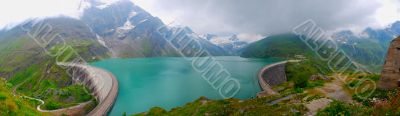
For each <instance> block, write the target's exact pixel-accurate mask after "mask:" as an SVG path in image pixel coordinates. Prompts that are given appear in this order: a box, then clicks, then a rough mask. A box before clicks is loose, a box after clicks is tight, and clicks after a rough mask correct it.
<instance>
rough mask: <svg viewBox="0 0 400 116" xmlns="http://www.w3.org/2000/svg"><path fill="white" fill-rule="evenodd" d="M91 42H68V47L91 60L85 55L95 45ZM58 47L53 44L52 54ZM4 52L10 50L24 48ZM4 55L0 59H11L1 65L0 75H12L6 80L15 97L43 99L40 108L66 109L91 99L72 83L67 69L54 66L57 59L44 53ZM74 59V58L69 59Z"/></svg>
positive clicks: (81, 87) (84, 89) (81, 88)
mask: <svg viewBox="0 0 400 116" xmlns="http://www.w3.org/2000/svg"><path fill="white" fill-rule="evenodd" d="M24 42H25V43H24ZM26 42H28V41H26V40H24V41H22V42H20V43H19V44H21V45H26V44H28V43H26ZM74 43H79V44H74ZM93 43H94V42H91V41H86V40H85V41H80V42H78V41H74V42H67V45H69V44H72V45H74V46H72V47H74V51H76V52H78V53H82V54H83V56H84V57H86V59H91V57H90V58H89V56H90V55H87V54H90V52H89V48H90V47H92V46H96V45H94V44H93ZM13 45H14V44H13ZM17 47H18V46H17ZM60 48H61V45H55V46H54V47H53V49H52V50H53V51H51V52H55V51H57V50H60ZM7 49H8V50H10V51H12V50H19V49H26V48H7ZM31 50H35V49H31ZM71 51H72V50H71ZM67 52H70V51H67ZM67 52H66V53H67ZM38 53H39V52H38ZM4 54H7V55H5V56H0V59H12V60H8V62H7V64H3V65H2V66H1V68H0V73H5V74H7V73H11V74H12V75H11V77H8V78H9V82H10V85H11V86H12V87H17V89H16V90H17V91H16V92H17V93H18V94H21V95H26V96H30V97H34V98H39V99H42V100H44V101H45V104H44V107H43V109H50V110H51V109H59V108H65V107H70V106H74V105H76V104H78V103H81V102H86V101H90V100H92V99H93V97H92V96H91V95H90V94H89V93H88V92H87V89H86V88H85V87H84V86H82V85H73V84H72V80H71V78H70V77H69V75H68V74H67V72H66V70H65V69H63V68H62V67H59V66H58V65H56V64H55V62H56V60H57V58H56V57H51V56H48V54H46V53H44V52H41V53H39V54H36V55H32V54H13V53H11V54H9V53H4ZM61 57H63V58H65V57H66V56H63V55H62V56H61ZM75 57H76V55H75V56H73V57H71V58H75ZM8 67H11V68H8ZM13 72H15V73H13Z"/></svg>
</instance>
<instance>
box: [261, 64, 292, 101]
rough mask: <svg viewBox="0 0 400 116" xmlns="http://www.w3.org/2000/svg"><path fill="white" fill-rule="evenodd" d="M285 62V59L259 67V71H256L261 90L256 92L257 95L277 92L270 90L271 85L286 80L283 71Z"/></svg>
mask: <svg viewBox="0 0 400 116" xmlns="http://www.w3.org/2000/svg"><path fill="white" fill-rule="evenodd" d="M286 63H287V61H283V62H278V63H274V64H271V65H267V66H266V67H264V68H263V69H261V71H260V72H259V73H258V83H259V84H260V87H261V90H263V91H262V92H260V93H257V97H262V96H266V95H274V94H278V93H277V92H276V91H274V90H272V88H271V86H275V85H279V84H282V83H284V82H287V78H286V73H285V65H286Z"/></svg>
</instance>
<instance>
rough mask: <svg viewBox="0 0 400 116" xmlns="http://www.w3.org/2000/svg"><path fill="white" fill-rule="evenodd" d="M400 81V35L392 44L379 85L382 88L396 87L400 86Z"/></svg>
mask: <svg viewBox="0 0 400 116" xmlns="http://www.w3.org/2000/svg"><path fill="white" fill-rule="evenodd" d="M398 81H400V36H399V37H397V38H396V39H394V40H393V41H392V42H391V44H390V47H389V51H388V54H387V56H386V60H385V64H384V66H383V70H382V75H381V79H380V81H379V87H380V88H382V89H395V88H397V87H398Z"/></svg>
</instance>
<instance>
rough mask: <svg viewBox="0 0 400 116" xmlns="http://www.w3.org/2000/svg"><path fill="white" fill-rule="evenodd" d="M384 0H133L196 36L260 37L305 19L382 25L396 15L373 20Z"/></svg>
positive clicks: (332, 25)
mask: <svg viewBox="0 0 400 116" xmlns="http://www.w3.org/2000/svg"><path fill="white" fill-rule="evenodd" d="M384 1H386V2H382V1H381V0H369V1H365V0H334V1H327V0H133V2H134V3H136V4H138V5H139V6H141V7H143V8H144V9H146V10H148V11H149V12H150V13H152V14H153V15H155V16H158V17H160V18H161V19H163V20H164V21H167V22H169V21H173V20H174V21H176V22H179V23H181V24H182V25H188V26H189V27H191V28H192V29H193V30H194V31H196V32H199V33H214V34H232V33H236V34H238V33H258V34H264V35H266V34H272V33H276V32H284V31H289V30H291V28H292V27H295V26H296V25H298V24H300V23H302V22H303V21H305V20H307V19H313V20H314V21H316V23H317V24H318V25H319V26H320V27H322V28H323V29H325V30H336V29H340V28H350V27H351V28H356V27H357V28H358V27H359V28H363V27H367V26H373V25H375V26H376V25H382V24H381V23H382V22H384V23H387V22H389V21H392V20H394V19H393V16H392V15H396V14H389V15H391V16H389V17H392V18H391V19H388V20H384V19H383V18H379V17H377V15H376V13H377V11H378V10H380V9H382V8H386V7H387V6H389V4H391V3H394V2H395V1H394V0H391V1H390V0H384ZM397 1H398V0H397ZM389 7H391V6H389ZM392 7H393V5H392ZM395 7H397V8H399V5H397V6H395ZM389 10H391V11H392V10H393V9H389ZM383 11H385V10H383ZM386 11H388V10H386ZM391 13H393V12H391ZM378 16H379V15H378Z"/></svg>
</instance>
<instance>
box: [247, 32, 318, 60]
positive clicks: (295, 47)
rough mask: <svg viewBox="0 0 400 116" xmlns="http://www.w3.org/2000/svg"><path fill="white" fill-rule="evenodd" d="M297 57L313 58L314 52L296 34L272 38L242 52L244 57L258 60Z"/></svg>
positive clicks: (252, 45) (252, 44)
mask: <svg viewBox="0 0 400 116" xmlns="http://www.w3.org/2000/svg"><path fill="white" fill-rule="evenodd" d="M295 55H303V56H311V55H312V51H311V49H309V48H308V46H307V45H306V44H304V42H303V41H301V39H300V37H299V36H297V35H294V34H280V35H275V36H270V37H267V38H265V39H262V40H260V41H257V42H254V43H251V44H249V45H248V46H247V47H246V48H245V49H244V50H243V52H242V54H241V56H242V57H257V58H269V57H280V58H294V57H295Z"/></svg>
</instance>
